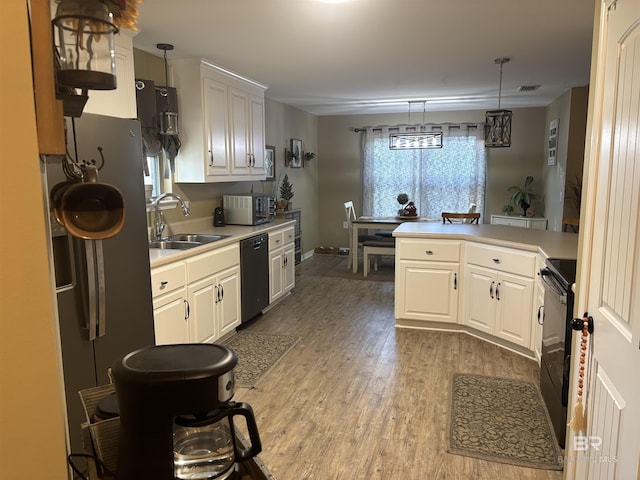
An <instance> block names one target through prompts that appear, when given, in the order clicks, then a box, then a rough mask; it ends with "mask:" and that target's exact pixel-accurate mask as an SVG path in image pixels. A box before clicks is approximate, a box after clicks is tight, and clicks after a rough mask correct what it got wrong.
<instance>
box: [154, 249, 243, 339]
mask: <svg viewBox="0 0 640 480" xmlns="http://www.w3.org/2000/svg"><path fill="white" fill-rule="evenodd" d="M151 278H152V292H153V305H154V309H153V314H154V323H155V331H156V344H158V345H159V344H167V343H187V342H190V343H199V342H213V341H215V340H217V339H218V338H220V337H222V336H224V335H225V334H227V333H229V332H230V331H232V330H233V329H234V328H235V327H237V326H238V325H239V324H240V249H239V246H238V244H233V245H229V246H226V247H222V248H219V249H216V250H213V251H210V252H206V253H202V254H200V255H196V256H194V257H192V258H188V259H186V260H184V261H178V262H175V263H172V264H169V265H165V266H163V267H158V268H154V269H153V270H152V271H151ZM180 278H181V279H182V280H181V281H180V280H179V279H180ZM165 292H166V293H165Z"/></svg>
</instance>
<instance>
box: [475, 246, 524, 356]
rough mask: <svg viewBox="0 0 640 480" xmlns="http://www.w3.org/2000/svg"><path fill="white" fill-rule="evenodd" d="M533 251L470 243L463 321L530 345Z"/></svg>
mask: <svg viewBox="0 0 640 480" xmlns="http://www.w3.org/2000/svg"><path fill="white" fill-rule="evenodd" d="M534 269H535V254H530V253H529V252H521V251H519V250H514V249H507V248H502V247H493V246H487V245H477V244H469V245H468V246H467V270H466V281H465V314H464V324H465V325H467V326H469V327H472V328H474V329H476V330H479V331H481V332H484V333H486V334H488V335H492V336H495V337H498V338H501V339H503V340H506V341H508V342H511V343H513V344H516V345H519V346H521V347H524V348H526V349H531V331H532V329H531V321H532V318H533V315H532V310H533V290H534V280H533V275H534V273H533V271H534Z"/></svg>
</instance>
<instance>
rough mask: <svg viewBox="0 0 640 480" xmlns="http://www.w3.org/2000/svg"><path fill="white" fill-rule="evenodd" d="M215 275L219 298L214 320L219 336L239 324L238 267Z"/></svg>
mask: <svg viewBox="0 0 640 480" xmlns="http://www.w3.org/2000/svg"><path fill="white" fill-rule="evenodd" d="M217 277H218V289H219V295H220V300H219V301H218V308H217V319H216V322H217V330H218V334H217V338H220V337H222V336H224V335H226V334H227V333H229V332H230V331H232V330H233V329H234V328H236V327H237V326H238V325H240V268H239V267H233V268H230V269H229V270H225V271H224V272H221V273H219V274H218V276H217Z"/></svg>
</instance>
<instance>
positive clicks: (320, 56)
mask: <svg viewBox="0 0 640 480" xmlns="http://www.w3.org/2000/svg"><path fill="white" fill-rule="evenodd" d="M336 2H337V0H332V1H331V0H324V1H323V0H186V1H176V0H145V1H144V2H143V3H141V4H140V5H139V10H140V16H139V19H138V27H139V29H140V33H139V34H138V35H137V36H136V37H135V38H134V46H135V47H136V48H139V49H141V50H144V51H147V52H149V53H152V54H155V55H158V56H162V55H163V53H162V52H161V51H160V50H158V49H157V48H156V44H157V43H171V44H173V45H174V46H175V49H174V50H173V51H171V52H168V58H169V59H171V58H178V57H203V58H207V59H208V60H210V61H211V62H213V63H215V64H218V65H221V66H224V67H225V68H227V69H229V70H232V71H234V72H236V73H239V74H241V75H243V76H246V77H249V78H251V79H253V80H256V81H258V82H260V83H263V84H265V85H267V86H268V87H269V89H268V91H267V96H269V97H271V98H273V99H275V100H277V101H280V102H282V103H285V104H287V105H292V106H295V107H298V108H300V109H302V110H305V111H307V112H310V113H313V114H315V115H340V114H360V113H385V112H407V111H408V109H409V104H408V103H407V102H408V101H416V100H427V104H426V109H427V112H428V111H443V110H476V109H481V110H485V109H494V108H497V106H498V85H499V73H500V67H499V65H497V64H495V63H494V60H495V59H496V58H499V57H509V58H510V59H511V61H510V62H509V63H506V64H505V65H504V68H503V81H502V102H501V103H502V107H503V108H518V107H534V106H546V105H548V104H549V103H551V102H552V101H553V100H555V99H556V98H557V97H559V96H560V95H562V94H563V93H564V92H566V91H567V90H568V89H569V88H572V87H578V86H584V85H587V84H588V83H589V68H590V58H591V37H592V28H593V11H594V4H595V2H594V1H592V0H533V1H532V0H526V1H525V0H483V1H478V0H441V1H438V2H436V1H434V0H342V1H341V2H340V3H336ZM523 85H541V87H540V88H539V89H538V90H537V91H534V92H519V91H518V88H519V87H520V86H523ZM411 108H412V112H418V111H420V112H422V105H419V106H418V107H416V106H412V107H411Z"/></svg>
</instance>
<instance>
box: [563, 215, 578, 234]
mask: <svg viewBox="0 0 640 480" xmlns="http://www.w3.org/2000/svg"><path fill="white" fill-rule="evenodd" d="M569 229H571V231H572V232H573V233H578V230H579V229H580V219H579V218H575V217H564V218H563V219H562V231H563V232H568V231H569Z"/></svg>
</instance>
